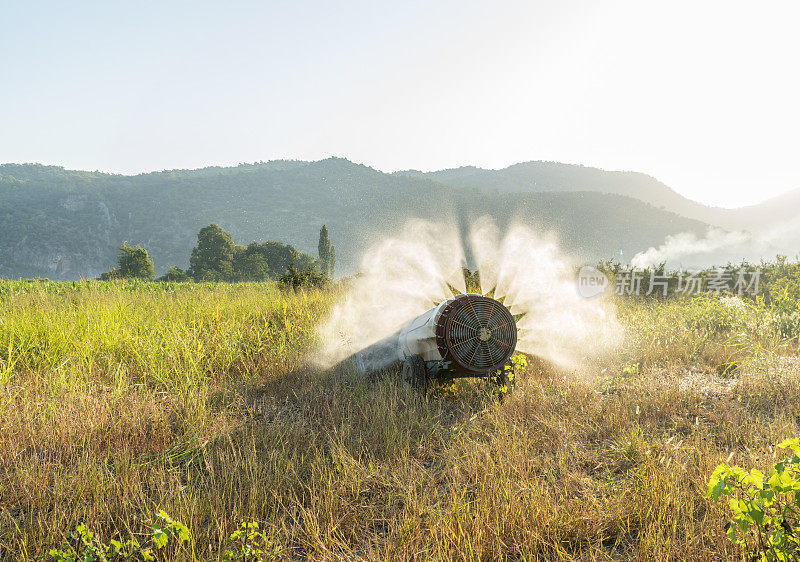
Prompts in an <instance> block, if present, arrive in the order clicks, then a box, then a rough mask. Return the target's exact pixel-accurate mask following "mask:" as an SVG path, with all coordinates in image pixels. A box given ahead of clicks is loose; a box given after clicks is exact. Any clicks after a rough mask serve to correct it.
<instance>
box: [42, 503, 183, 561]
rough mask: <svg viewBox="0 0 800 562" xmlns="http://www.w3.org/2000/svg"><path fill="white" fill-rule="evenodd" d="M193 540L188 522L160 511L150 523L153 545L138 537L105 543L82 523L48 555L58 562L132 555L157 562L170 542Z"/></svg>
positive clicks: (118, 558)
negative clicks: (140, 540) (144, 543)
mask: <svg viewBox="0 0 800 562" xmlns="http://www.w3.org/2000/svg"><path fill="white" fill-rule="evenodd" d="M191 539H192V535H191V533H190V532H189V529H188V528H187V527H186V525H184V524H183V523H181V522H179V521H175V520H174V519H172V518H171V517H170V516H169V515H167V514H166V513H165V512H164V511H159V512H158V515H157V516H156V522H154V523H153V524H152V525H151V526H150V542H151V543H152V544H151V545H145V546H143V545H142V544H140V543H139V541H137V540H136V539H135V538H131V539H130V540H127V541H124V542H123V541H117V540H113V539H112V540H110V541H108V543H104V542H103V541H102V540H101V539H100V537H99V536H96V535H95V534H94V533H93V532H91V531H89V530H88V529H87V528H86V526H85V525H84V524H83V523H81V524H80V525H78V527H77V528H76V529H75V530H74V531H73V532H72V533H70V535H69V538H68V539H67V540H66V541H64V542H63V543H62V545H61V548H54V549H52V550H50V552H49V553H48V554H49V555H50V558H51V559H52V560H54V561H56V562H78V561H80V562H94V561H97V562H108V561H111V560H127V559H130V558H135V559H140V560H145V561H154V560H156V557H157V552H159V551H162V552H163V551H165V550H166V549H167V547H168V546H169V545H170V544H173V545H175V548H176V549H177V548H180V547H181V546H182V545H183V544H184V543H187V542H189V541H191Z"/></svg>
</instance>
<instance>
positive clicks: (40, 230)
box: [0, 158, 707, 279]
mask: <svg viewBox="0 0 800 562" xmlns="http://www.w3.org/2000/svg"><path fill="white" fill-rule="evenodd" d="M556 168H557V167H556ZM564 169H565V170H566V171H570V170H571V167H566V168H564ZM565 173H566V172H565ZM618 177H620V178H624V177H626V176H625V175H622V176H618ZM442 180H446V181H448V182H451V183H458V182H457V181H455V179H454V178H451V177H447V176H446V175H445V176H442V177H439V176H437V177H435V178H430V177H413V176H412V175H409V174H385V173H383V172H380V171H377V170H375V169H372V168H369V167H367V166H363V165H359V164H354V163H352V162H349V161H347V160H344V159H340V158H329V159H326V160H321V161H318V162H299V161H275V162H267V163H257V164H242V165H239V166H236V167H228V168H220V167H211V168H203V169H199V170H173V171H165V172H158V173H150V174H140V175H136V176H123V175H114V174H105V173H100V172H85V171H73V170H65V169H63V168H60V167H56V166H43V165H38V164H24V165H18V164H5V165H2V166H0V275H2V276H5V277H20V276H21V277H32V276H46V277H50V278H52V279H76V278H79V277H93V276H96V275H97V274H99V273H100V272H102V271H106V270H107V269H109V268H110V267H111V266H112V265H113V263H114V258H115V254H116V247H117V245H119V244H120V243H122V242H123V241H128V242H129V243H131V244H141V245H143V246H145V247H146V248H147V249H148V250H149V251H150V253H151V255H152V256H153V259H154V260H155V263H156V271H157V272H158V273H160V272H163V271H165V270H166V269H167V268H168V267H169V266H170V265H178V266H181V267H185V266H186V265H187V263H188V258H189V253H190V251H191V248H192V247H193V246H194V244H195V240H196V238H195V237H196V235H197V232H198V231H199V229H200V228H202V227H203V226H205V225H207V224H209V223H212V222H215V223H217V224H219V225H220V226H222V227H223V228H224V229H225V230H227V231H229V232H230V233H231V234H232V235H233V238H234V240H235V241H236V242H237V243H248V242H250V241H253V240H257V241H263V240H270V239H271V240H279V241H284V242H287V243H290V244H292V245H294V246H295V247H296V248H297V249H299V250H302V251H306V252H312V253H314V254H315V253H316V244H317V236H318V232H319V228H320V226H321V225H322V224H323V223H327V224H328V227H329V228H330V231H331V236H332V240H333V242H334V244H336V247H337V255H338V273H339V274H349V273H354V272H355V271H356V270H357V268H358V260H359V257H360V255H361V253H362V252H363V250H364V249H365V248H366V247H367V246H368V245H369V244H370V243H371V242H372V241H373V240H374V238H375V237H376V236H378V235H386V234H389V233H391V232H392V231H393V230H394V229H396V228H398V227H399V226H400V225H401V224H402V223H403V222H405V220H406V219H408V218H409V217H420V218H426V219H430V220H447V221H452V222H453V224H456V223H457V222H458V221H459V220H460V221H462V223H463V220H464V219H471V218H475V217H477V216H480V215H484V214H490V215H492V216H493V217H495V219H496V220H497V221H498V223H500V224H501V225H507V224H508V223H509V222H510V221H512V220H514V219H517V220H522V221H525V222H528V223H533V224H535V225H537V226H538V227H539V228H541V229H542V230H544V231H548V232H552V233H554V234H556V235H557V236H558V238H559V239H560V240H561V242H562V246H563V247H564V249H565V250H566V251H567V252H569V253H570V254H572V255H574V256H576V257H580V258H582V259H599V258H608V257H612V256H619V252H620V250H622V251H623V253H624V256H625V257H630V256H631V255H632V254H633V253H635V252H637V251H640V250H644V249H646V248H648V247H649V246H651V245H657V244H659V243H660V242H661V241H662V240H663V239H664V237H665V236H666V235H668V234H672V233H677V232H683V231H692V232H696V233H698V234H699V233H702V232H703V231H705V228H706V226H707V225H705V224H703V223H702V222H701V221H697V220H691V219H687V218H684V217H681V216H678V215H677V214H675V213H671V212H668V211H667V210H664V209H658V208H656V207H655V206H653V205H649V204H647V203H645V202H642V201H638V200H636V199H634V198H633V195H634V194H635V193H636V192H635V190H632V189H630V188H628V187H620V188H619V189H618V191H622V192H623V193H621V194H607V193H599V192H598V191H602V190H598V189H591V190H588V189H589V186H588V184H580V185H581V187H583V188H584V189H583V190H581V191H571V190H566V189H557V186H559V185H566V184H567V183H569V182H566V180H565V181H564V182H562V183H561V184H558V183H556V184H553V186H556V188H553V189H547V190H543V191H530V190H524V189H521V188H520V187H519V186H518V185H517V186H516V187H515V186H512V187H509V188H508V189H503V190H502V192H500V191H501V190H499V189H498V191H497V192H493V191H492V190H493V189H496V188H497V187H496V184H487V189H483V190H480V189H476V188H473V186H472V185H471V183H469V182H468V183H465V184H463V185H458V186H456V187H453V186H449V185H445V183H443V181H442ZM612 183H613V182H612ZM623 184H624V182H622V184H621V185H623ZM605 185H612V184H608V183H604V184H599V186H600V187H603V186H605ZM595 187H597V186H595ZM515 189H516V190H517V191H518V192H514V191H515ZM667 189H668V188H667ZM587 190H588V191H587ZM664 197H667V196H666V195H665V196H664Z"/></svg>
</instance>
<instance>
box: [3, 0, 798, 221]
mask: <svg viewBox="0 0 800 562" xmlns="http://www.w3.org/2000/svg"><path fill="white" fill-rule="evenodd" d="M798 21H800V3H797V2H794V1H786V2H770V1H766V2H758V3H756V2H747V3H745V2H731V1H727V2H714V1H705V2H682V1H672V2H654V1H652V2H651V1H641V0H639V1H630V2H627V1H626V2H621V1H614V0H609V1H604V2H596V1H570V0H561V1H555V0H554V1H548V2H531V1H528V2H502V1H499V2H473V1H469V0H460V1H457V2H449V1H443V2H430V1H428V2H423V1H416V0H406V1H404V2H379V1H375V0H373V1H364V2H330V1H316V2H310V1H309V2H303V1H291V2H289V1H287V2H270V1H262V2H239V1H235V0H229V1H226V2H203V1H200V0H196V1H191V2H189V1H186V2H182V1H172V0H161V1H159V2H148V1H137V2H115V1H111V2H109V1H107V0H105V1H98V2H82V1H79V0H76V1H74V2H69V3H64V2H55V1H52V2H37V1H35V0H24V1H23V0H18V1H10V0H0V162H40V163H45V164H56V165H62V166H65V167H67V168H74V169H88V170H101V171H109V172H117V173H139V172H146V171H154V170H162V169H174V168H198V167H203V166H208V165H235V164H238V163H240V162H255V161H262V160H264V161H266V160H273V159H281V158H290V159H299V160H318V159H321V158H326V157H329V156H340V157H345V158H348V159H349V160H352V161H354V162H358V163H364V164H366V165H369V166H372V167H374V168H377V169H380V170H383V171H395V170H402V169H410V168H413V169H418V170H423V171H429V170H436V169H442V168H452V167H458V166H463V165H475V166H480V167H484V168H503V167H505V166H508V165H511V164H514V163H517V162H523V161H529V160H552V161H559V162H568V163H574V164H583V165H587V166H596V167H600V168H603V169H609V170H634V171H639V172H644V173H647V174H650V175H653V176H655V177H657V178H658V179H660V180H661V181H663V182H664V183H666V184H667V185H669V186H670V187H672V188H673V189H675V190H676V191H678V192H679V193H681V194H682V195H685V196H687V197H690V198H692V199H695V200H698V201H701V202H703V203H706V204H710V205H717V206H723V207H737V206H741V205H747V204H754V203H757V202H759V201H762V200H764V199H767V198H769V197H772V196H776V195H779V194H781V193H783V192H786V191H789V190H792V189H797V188H800V158H798V156H799V155H800V138H799V137H798V134H799V133H798V131H800V101H799V100H800V73H799V72H797V65H798V55H800V33H797V29H796V27H797V22H798Z"/></svg>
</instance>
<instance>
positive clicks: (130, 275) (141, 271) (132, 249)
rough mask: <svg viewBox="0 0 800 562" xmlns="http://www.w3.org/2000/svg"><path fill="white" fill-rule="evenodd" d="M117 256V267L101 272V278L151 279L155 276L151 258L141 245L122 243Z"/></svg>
mask: <svg viewBox="0 0 800 562" xmlns="http://www.w3.org/2000/svg"><path fill="white" fill-rule="evenodd" d="M118 249H119V255H118V256H117V267H115V268H113V269H112V270H111V271H108V272H106V273H103V274H102V275H101V276H100V279H101V280H108V279H145V280H147V281H152V280H153V277H155V268H154V267H153V260H152V259H150V255H149V254H148V253H147V250H145V249H144V248H142V247H141V246H128V243H127V242H125V243H123V244H122V245H121V246H120V247H119V248H118Z"/></svg>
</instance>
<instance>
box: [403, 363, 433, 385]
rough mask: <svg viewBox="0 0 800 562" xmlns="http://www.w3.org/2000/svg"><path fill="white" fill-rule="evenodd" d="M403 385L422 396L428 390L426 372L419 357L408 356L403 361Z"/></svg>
mask: <svg viewBox="0 0 800 562" xmlns="http://www.w3.org/2000/svg"><path fill="white" fill-rule="evenodd" d="M403 383H404V384H406V385H408V386H410V387H411V388H413V389H414V390H417V391H420V392H422V393H423V394H424V393H425V392H427V390H428V372H427V371H426V370H425V361H424V360H423V359H422V356H420V355H409V356H408V357H406V358H405V360H404V361H403Z"/></svg>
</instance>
